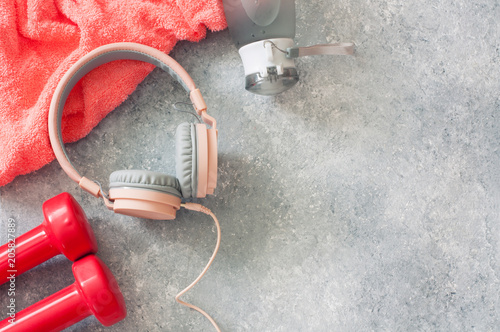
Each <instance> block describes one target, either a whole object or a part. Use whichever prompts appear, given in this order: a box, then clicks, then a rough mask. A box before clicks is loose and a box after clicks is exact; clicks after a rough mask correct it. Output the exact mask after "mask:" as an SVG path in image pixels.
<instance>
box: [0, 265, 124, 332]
mask: <svg viewBox="0 0 500 332" xmlns="http://www.w3.org/2000/svg"><path fill="white" fill-rule="evenodd" d="M73 274H74V276H75V280H76V281H75V283H74V284H72V285H71V286H68V287H66V288H65V289H63V290H60V291H59V292H57V293H55V294H53V295H51V296H49V297H47V298H46V299H43V300H42V301H40V302H38V303H36V304H34V305H32V306H30V307H28V308H26V309H24V310H21V311H20V312H18V313H16V315H15V320H14V322H13V323H11V322H9V319H11V318H6V319H4V320H3V321H1V322H0V332H7V331H9V332H22V331H44V332H55V331H61V330H63V329H65V328H67V327H69V326H71V325H73V324H75V323H77V322H79V321H81V320H82V319H84V318H86V317H88V316H90V315H94V316H95V317H96V318H97V319H98V320H99V322H101V323H102V324H103V325H104V326H111V325H113V324H115V323H117V322H119V321H121V320H122V319H123V318H125V316H127V309H126V307H125V300H124V299H123V295H122V293H121V292H120V288H119V287H118V283H117V282H116V279H115V278H114V277H113V274H111V271H110V270H109V269H108V268H107V266H106V265H104V263H103V262H102V261H101V260H100V259H99V258H98V257H96V256H94V255H88V256H86V257H84V258H82V259H80V260H78V261H76V262H74V263H73Z"/></svg>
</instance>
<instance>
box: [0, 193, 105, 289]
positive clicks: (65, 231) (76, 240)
mask: <svg viewBox="0 0 500 332" xmlns="http://www.w3.org/2000/svg"><path fill="white" fill-rule="evenodd" d="M42 210H43V215H44V221H43V222H42V224H41V225H40V226H38V227H36V228H34V229H32V230H31V231H28V232H27V233H24V234H23V235H21V236H18V237H16V238H15V247H13V244H14V242H12V241H9V242H8V243H6V244H4V245H3V246H1V247H0V285H1V284H3V283H5V282H6V281H7V280H8V277H9V276H10V275H12V273H13V271H14V273H15V275H16V276H18V275H20V274H21V273H23V272H26V271H27V270H29V269H31V268H33V267H35V266H37V265H38V264H41V263H43V262H45V261H46V260H48V259H49V258H51V257H54V256H56V255H59V254H63V255H64V256H66V257H67V258H68V259H70V260H71V261H75V260H77V259H79V258H81V257H83V256H85V255H88V254H95V253H96V252H97V242H96V239H95V236H94V232H93V231H92V228H91V227H90V224H89V222H88V221H87V217H86V216H85V212H83V209H82V208H81V206H80V205H79V204H78V202H77V201H76V200H75V199H74V198H73V196H71V195H70V194H68V193H62V194H59V195H57V196H55V197H53V198H51V199H49V200H47V201H45V202H44V203H43V207H42Z"/></svg>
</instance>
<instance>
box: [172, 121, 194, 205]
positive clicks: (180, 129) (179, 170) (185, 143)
mask: <svg viewBox="0 0 500 332" xmlns="http://www.w3.org/2000/svg"><path fill="white" fill-rule="evenodd" d="M197 157H198V151H197V143H196V127H195V125H194V124H192V123H187V122H184V123H181V124H180V125H179V126H177V130H176V132H175V164H176V166H175V173H176V176H177V180H178V181H179V185H180V189H181V193H182V197H184V198H191V197H194V196H195V195H196V192H197V190H198V176H197V174H198V169H197V167H198V161H197Z"/></svg>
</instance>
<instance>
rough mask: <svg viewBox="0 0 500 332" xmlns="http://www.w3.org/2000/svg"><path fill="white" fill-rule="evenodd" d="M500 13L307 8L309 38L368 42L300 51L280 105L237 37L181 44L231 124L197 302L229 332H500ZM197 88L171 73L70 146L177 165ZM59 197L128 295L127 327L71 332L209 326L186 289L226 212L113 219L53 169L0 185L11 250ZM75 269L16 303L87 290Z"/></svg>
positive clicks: (484, 5) (92, 159) (49, 270)
mask: <svg viewBox="0 0 500 332" xmlns="http://www.w3.org/2000/svg"><path fill="white" fill-rule="evenodd" d="M499 17H500V7H499V5H498V2H497V1H493V0H484V1H475V2H471V1H450V0H444V1H439V2H438V1H430V0H424V1H419V2H414V3H406V2H403V1H392V0H391V1H387V0H385V1H378V2H373V1H361V2H360V1H354V2H340V1H326V0H323V1H313V2H306V1H303V2H298V3H297V36H296V41H297V43H298V44H299V45H303V46H307V45H312V44H316V43H327V42H336V41H353V42H355V43H356V45H357V49H356V56H355V57H325V56H323V57H310V58H303V59H301V60H299V61H297V68H298V70H299V72H300V76H301V79H300V82H299V83H298V85H297V86H295V87H294V88H293V89H291V90H289V91H288V92H286V93H284V94H281V95H279V96H277V97H262V96H256V95H252V94H250V93H247V92H246V91H244V88H243V67H242V64H241V61H240V59H239V56H238V54H237V51H236V49H235V47H233V45H232V44H231V41H230V38H229V33H228V31H227V30H226V31H222V32H218V33H211V34H209V35H208V36H207V38H206V40H203V41H202V42H200V43H197V44H194V43H188V42H181V43H179V44H178V45H177V46H176V48H175V49H174V50H173V52H172V53H171V55H172V56H173V57H174V58H175V59H177V60H178V61H179V62H180V63H181V64H182V65H183V66H184V67H185V68H186V69H187V71H188V72H189V73H190V74H191V75H192V77H193V78H194V80H195V81H196V82H197V84H198V86H199V88H200V89H201V90H202V92H203V93H204V96H205V99H206V101H207V103H208V105H209V109H210V112H211V114H213V115H214V116H215V117H216V118H217V120H218V124H219V152H220V153H219V186H218V188H217V190H216V195H215V196H213V197H210V198H207V199H203V200H197V201H198V202H201V203H203V204H204V205H206V206H207V207H209V208H210V209H212V210H213V211H214V212H215V213H216V215H217V216H218V218H219V219H220V221H221V226H222V234H223V238H222V245H221V249H220V253H219V256H218V257H217V259H216V261H215V263H214V265H213V266H212V268H211V270H209V272H208V274H207V275H206V276H205V278H204V279H202V281H201V283H200V284H199V285H198V286H196V287H195V288H194V289H193V290H192V291H191V292H190V293H188V294H187V296H186V297H185V299H186V300H189V301H191V302H193V303H194V304H197V305H199V306H201V307H202V308H203V309H205V310H206V311H207V312H208V313H210V314H211V315H213V317H214V318H215V319H216V321H217V322H218V323H219V324H220V327H221V328H222V330H223V331H500V299H499V294H500V292H499V291H500V280H499V274H500V263H499V244H500V235H499V234H500V225H499V208H500V204H499V202H500V189H499V188H500V186H499V185H500V160H499V159H500V158H499V157H500V155H499V143H500V134H499V129H500V128H499V127H500V126H499V125H500V119H499V112H500V98H499V91H500V71H499V69H500V42H499V40H500V27H499V24H498V18H499ZM182 100H185V95H184V93H183V91H182V89H181V88H180V87H179V86H178V85H176V84H174V82H173V80H172V79H171V78H170V77H169V76H168V75H167V74H165V73H163V72H161V71H159V70H156V71H154V72H153V73H152V74H151V75H150V76H149V77H148V78H147V79H146V80H145V81H144V82H143V83H142V84H141V85H140V87H139V88H138V89H137V91H136V92H135V93H134V94H133V95H132V96H130V98H129V99H128V100H127V101H126V102H125V103H124V104H123V105H121V106H120V107H119V108H118V109H116V110H115V111H113V112H112V113H111V114H110V115H109V116H108V117H107V118H106V119H104V120H103V121H102V123H101V124H100V125H99V126H98V127H97V128H96V129H95V130H93V131H92V133H91V134H90V135H89V136H88V137H86V138H85V139H83V140H81V141H79V142H78V143H75V144H71V145H69V146H68V150H69V154H70V156H71V158H72V159H73V161H74V163H75V164H76V165H77V166H78V167H79V168H80V169H81V170H82V171H83V172H84V173H86V175H87V176H89V177H91V178H95V179H98V180H100V181H102V182H103V183H105V184H107V178H108V176H109V174H110V173H111V172H112V171H113V170H117V169H129V168H141V169H148V170H160V171H163V172H165V173H169V174H174V172H175V166H174V158H173V155H174V142H173V139H172V138H173V135H174V130H175V127H176V126H177V124H179V123H180V122H182V121H185V120H190V117H189V115H186V114H183V113H178V112H176V111H173V110H172V108H171V104H172V103H173V102H175V101H182ZM99 150H101V151H99ZM62 191H67V192H70V193H71V194H73V195H74V196H75V198H76V199H77V200H78V202H79V203H81V205H82V206H83V208H84V210H85V211H86V213H87V215H88V217H89V219H90V222H91V223H92V225H93V227H94V230H95V232H96V234H97V238H98V243H99V248H100V249H99V253H98V256H99V257H100V258H102V260H103V261H104V262H105V263H106V264H107V265H108V266H109V267H110V269H111V270H112V271H113V273H114V274H115V275H116V277H117V279H118V282H119V284H120V286H121V289H122V291H123V293H124V295H125V298H126V301H127V306H128V317H127V318H126V319H125V320H124V321H122V322H120V323H118V324H116V325H115V326H112V327H109V328H104V327H102V326H101V325H100V324H99V323H98V322H97V320H96V319H94V318H88V319H86V320H84V321H82V322H81V323H79V324H77V325H74V326H73V327H71V328H69V329H68V331H210V330H211V325H210V324H209V323H208V321H207V320H206V319H205V318H203V317H202V316H201V315H199V314H198V313H196V312H194V311H190V310H189V309H186V308H184V307H182V306H180V305H178V304H176V302H175V301H174V296H175V294H176V293H177V292H178V291H179V290H181V289H183V288H184V287H185V286H187V285H188V284H189V283H190V282H191V281H192V279H193V278H194V277H196V276H197V274H198V273H199V272H200V270H201V269H202V267H203V266H204V264H205V263H206V261H207V260H208V258H209V256H210V254H211V252H212V249H213V246H214V244H215V228H214V226H213V223H212V221H211V220H210V219H209V218H207V217H205V216H203V215H199V214H197V213H193V212H186V211H180V212H179V213H178V217H177V219H176V220H175V221H170V222H158V221H150V220H138V219H133V218H130V217H126V216H120V215H113V214H112V213H110V212H108V211H107V210H106V209H105V208H104V207H103V206H102V204H101V202H100V201H99V200H97V199H95V198H93V197H91V196H90V195H88V194H86V193H83V192H82V191H81V190H79V189H78V188H77V187H76V185H75V184H74V183H73V182H71V181H70V180H69V178H67V177H66V175H65V174H64V173H63V172H62V170H61V168H60V167H59V165H58V164H57V163H56V162H53V163H51V164H50V165H48V166H46V167H44V168H43V169H41V170H40V171H37V172H35V173H33V174H30V175H26V176H22V177H19V178H17V179H16V180H15V181H14V182H12V183H11V184H9V185H7V186H5V187H3V188H0V192H1V201H0V204H1V205H0V209H1V212H0V220H1V228H0V239H1V242H2V243H3V242H6V238H7V235H6V234H7V232H6V226H5V225H6V221H7V219H8V218H13V219H15V220H16V222H17V231H18V232H19V233H21V232H24V231H27V230H29V229H31V228H33V227H35V226H36V225H38V224H39V223H40V222H41V218H42V213H41V204H42V203H43V201H45V200H46V199H48V198H50V197H52V196H55V195H56V194H58V193H60V192H62ZM70 269H71V264H70V262H68V261H67V260H66V259H64V258H61V257H58V258H55V259H52V260H50V261H48V262H46V263H45V264H43V265H41V266H39V267H37V268H35V269H33V270H31V271H30V272H28V273H26V274H24V275H22V276H21V277H19V278H18V281H17V286H16V287H17V295H16V296H17V297H16V299H17V301H18V306H19V307H18V308H19V309H21V308H23V307H26V306H28V305H30V304H32V303H34V302H36V301H38V300H40V299H42V298H44V297H46V296H48V295H49V294H52V293H54V292H56V291H57V290H59V289H61V288H63V287H64V286H67V285H69V284H70V283H72V282H73V277H72V274H71V271H70ZM6 292H7V287H6V286H5V285H3V286H1V287H0V294H2V295H1V296H0V298H1V301H2V303H1V308H2V309H1V310H0V311H1V312H2V315H1V316H2V317H3V316H6V315H5V314H3V312H5V311H6V302H5V298H6Z"/></svg>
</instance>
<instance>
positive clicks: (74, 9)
mask: <svg viewBox="0 0 500 332" xmlns="http://www.w3.org/2000/svg"><path fill="white" fill-rule="evenodd" d="M225 27H226V20H225V17H224V10H223V7H222V1H221V0H164V1H158V0H85V1H74V0H16V1H12V0H8V1H7V0H0V123H1V125H0V186H3V185H5V184H7V183H9V182H10V181H12V180H13V179H14V177H16V176H17V175H21V174H26V173H29V172H31V171H34V170H37V169H39V168H40V167H42V166H43V165H45V164H47V163H49V162H50V161H51V160H53V159H54V154H53V153H52V149H51V147H50V142H49V136H48V129H47V116H48V111H49V105H50V101H51V98H52V94H53V93H54V90H55V88H56V86H57V83H58V82H59V80H60V79H61V77H62V76H63V75H64V73H65V72H66V71H67V70H68V69H69V68H70V67H71V65H72V64H73V63H75V62H76V61H77V60H78V59H79V58H80V57H82V56H83V55H84V54H86V53H88V52H89V51H91V50H93V49H95V48H97V47H99V46H101V45H104V44H109V43H114V42H122V41H128V42H136V43H141V44H145V45H148V46H151V47H154V48H157V49H159V50H161V51H163V52H165V53H168V52H170V50H172V48H173V47H174V45H175V43H176V42H177V41H178V40H189V41H199V40H200V39H202V38H204V37H205V35H206V29H207V28H208V29H210V30H212V31H217V30H222V29H224V28H225ZM153 68H154V66H152V65H150V64H146V63H140V62H137V61H130V60H123V61H115V62H112V63H109V64H106V65H103V66H101V67H99V68H97V69H96V70H94V71H93V72H92V73H90V74H89V75H87V76H86V77H85V78H83V79H82V80H81V81H80V82H79V83H78V84H77V85H76V87H75V88H74V89H73V91H72V93H71V94H70V96H69V98H68V101H67V103H66V107H65V109H64V115H63V120H62V125H63V138H64V141H65V142H74V141H76V140H78V139H80V138H82V137H84V136H85V135H87V134H88V133H89V132H90V130H91V129H92V128H93V127H95V126H96V125H97V124H98V123H99V121H101V120H102V119H103V118H104V117H105V116H106V115H107V114H108V113H109V112H110V111H112V110H113V109H114V108H116V107H117V106H118V105H119V104H120V103H121V102H123V101H124V100H125V99H126V98H127V96H128V95H129V94H131V93H132V92H133V91H134V89H135V88H136V86H137V84H139V83H140V82H141V81H142V80H143V79H144V78H145V77H146V76H147V75H148V74H149V73H150V72H151V70H152V69H153ZM103 78H105V79H103ZM111 82H119V84H111Z"/></svg>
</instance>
